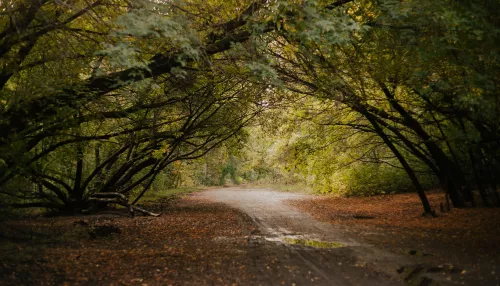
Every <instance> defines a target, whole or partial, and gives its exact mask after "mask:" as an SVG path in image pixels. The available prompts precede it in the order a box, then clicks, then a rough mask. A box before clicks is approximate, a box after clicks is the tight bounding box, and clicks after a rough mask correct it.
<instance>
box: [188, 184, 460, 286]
mask: <svg viewBox="0 0 500 286" xmlns="http://www.w3.org/2000/svg"><path fill="white" fill-rule="evenodd" d="M197 196H200V197H202V198H205V199H208V200H211V201H214V202H220V203H224V204H227V205H229V206H231V207H234V208H237V209H240V210H241V211H243V212H245V213H246V214H248V215H249V216H250V217H251V218H252V219H253V220H254V221H255V222H256V224H258V225H259V227H260V233H259V234H256V235H254V236H253V237H252V238H251V241H252V243H253V244H254V247H255V255H254V256H253V257H250V261H251V262H250V263H251V264H252V265H254V268H255V269H254V271H256V272H259V271H260V272H259V273H260V276H259V277H260V281H259V284H263V285H267V284H270V285H276V284H279V282H280V281H278V280H279V279H282V281H281V282H282V283H284V282H285V284H287V285H289V284H292V285H293V284H294V283H296V284H297V285H304V284H305V285H409V284H410V285H431V283H433V282H434V283H435V282H438V283H439V285H446V284H455V283H460V281H459V280H458V279H455V278H453V277H451V278H450V276H444V275H441V274H442V273H432V271H428V269H433V268H432V267H433V266H432V265H425V264H426V263H427V262H428V261H429V259H427V260H426V258H425V257H418V256H407V255H401V254H394V253H390V252H389V251H386V250H382V249H379V248H377V247H374V246H372V245H370V244H367V243H364V242H363V241H362V236H366V235H370V233H366V231H365V232H364V231H363V230H362V229H361V230H360V229H356V231H353V228H355V226H352V227H341V226H335V225H332V224H328V223H324V222H320V221H318V220H316V219H314V218H313V217H311V216H310V215H308V214H306V213H304V212H301V211H298V210H297V209H295V208H293V207H292V206H290V205H289V204H288V203H286V201H287V200H294V199H307V198H312V196H307V195H299V194H293V193H285V192H276V191H272V190H269V189H244V188H224V189H215V190H208V191H204V192H201V193H199V194H197ZM371 231H373V230H371ZM360 234H361V235H360ZM330 242H333V243H338V245H341V247H332V248H318V247H314V246H306V245H303V244H304V243H310V244H318V245H319V246H325V245H328V243H330ZM323 244H324V245H323ZM262 249H264V250H262ZM269 257H274V258H272V259H274V260H277V261H275V263H274V268H275V269H274V270H272V271H265V270H266V269H264V270H263V269H260V268H259V267H260V266H262V267H266V266H265V265H267V264H266V263H265V261H266V259H267V258H269ZM276 257H277V258H276ZM426 261H427V262H426ZM290 265H293V267H292V268H293V269H296V270H297V269H300V271H298V272H294V271H289V270H290V267H289V266H290ZM267 270H269V269H267ZM436 272H439V271H436ZM276 277H280V278H279V279H276ZM285 278H286V279H285ZM452 278H453V279H452ZM290 282H291V283H290Z"/></svg>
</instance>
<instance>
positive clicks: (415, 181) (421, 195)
mask: <svg viewBox="0 0 500 286" xmlns="http://www.w3.org/2000/svg"><path fill="white" fill-rule="evenodd" d="M363 115H364V116H365V117H366V118H367V119H368V121H370V123H371V124H372V126H373V128H374V129H375V132H376V133H377V135H378V136H380V138H382V140H383V141H384V143H385V144H386V145H387V147H389V149H390V150H391V151H392V153H394V155H395V156H396V158H398V160H399V162H400V163H401V165H402V166H403V168H404V169H405V171H406V173H407V174H408V177H409V178H410V180H411V182H412V184H413V186H415V188H416V189H417V194H418V196H419V198H420V201H421V202H422V206H423V207H424V213H425V214H430V215H432V216H435V213H434V212H433V211H432V208H431V205H430V204H429V200H428V199H427V196H426V195H425V191H424V189H423V187H422V185H421V184H420V182H419V181H418V178H417V176H416V175H415V172H413V169H412V168H411V167H410V165H409V164H408V162H407V161H406V160H405V158H404V157H403V155H402V154H401V153H400V152H399V150H398V149H397V148H396V146H395V145H394V144H393V143H392V141H391V140H390V139H389V137H388V136H387V134H385V132H384V130H383V129H382V127H380V125H379V124H378V123H377V121H376V119H375V118H374V116H373V115H372V114H370V113H367V114H363Z"/></svg>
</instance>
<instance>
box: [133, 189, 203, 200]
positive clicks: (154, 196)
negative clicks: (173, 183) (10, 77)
mask: <svg viewBox="0 0 500 286" xmlns="http://www.w3.org/2000/svg"><path fill="white" fill-rule="evenodd" d="M200 190H201V188H200V187H183V188H175V189H164V190H154V191H153V190H152V191H149V192H146V193H145V194H144V196H143V197H142V199H141V201H143V202H148V201H156V200H159V199H161V198H165V197H171V196H180V195H186V194H190V193H193V192H197V191H200Z"/></svg>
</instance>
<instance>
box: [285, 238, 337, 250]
mask: <svg viewBox="0 0 500 286" xmlns="http://www.w3.org/2000/svg"><path fill="white" fill-rule="evenodd" d="M284 242H286V243H288V244H296V245H304V246H312V247H317V248H337V247H343V246H344V244H342V243H340V242H329V241H318V240H312V239H298V238H289V237H286V238H285V239H284Z"/></svg>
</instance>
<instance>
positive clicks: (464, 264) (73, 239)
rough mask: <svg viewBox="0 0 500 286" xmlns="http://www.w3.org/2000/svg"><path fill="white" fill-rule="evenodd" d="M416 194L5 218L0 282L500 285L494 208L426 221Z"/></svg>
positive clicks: (189, 202)
mask: <svg viewBox="0 0 500 286" xmlns="http://www.w3.org/2000/svg"><path fill="white" fill-rule="evenodd" d="M433 196H435V198H434V197H432V199H433V201H435V200H437V199H439V195H438V194H436V195H433ZM415 199H416V196H413V195H398V196H391V197H388V196H380V197H372V198H364V199H362V198H348V199H333V198H318V197H313V196H303V195H295V194H290V193H278V192H273V191H270V190H248V189H241V188H240V189H236V188H234V189H231V188H228V189H220V190H210V191H205V192H201V193H197V194H194V195H191V196H188V197H185V198H183V199H180V200H175V201H170V200H168V201H167V200H165V201H158V202H156V203H149V205H147V206H146V207H148V209H150V210H154V211H159V212H162V215H161V216H160V217H158V218H153V217H136V218H129V217H127V216H126V215H125V213H124V212H120V211H112V212H111V211H110V212H107V213H103V214H98V215H89V216H67V217H51V218H48V217H37V218H34V219H33V218H31V219H17V220H9V221H4V222H1V224H0V285H405V284H406V285H447V284H449V285H453V284H465V285H499V281H500V280H499V279H498V274H497V265H498V252H499V251H498V249H499V248H498V246H499V245H498V242H499V237H500V236H499V234H500V232H499V225H498V217H499V216H498V214H499V211H498V210H497V209H465V210H453V211H452V212H450V213H447V214H442V215H441V214H440V217H439V218H423V217H421V216H420V210H419V208H418V207H419V206H418V201H416V200H415ZM388 210H390V211H388ZM457 221H460V222H459V223H456V222H457ZM287 238H293V239H295V241H298V240H297V238H299V239H311V241H328V242H336V243H339V244H340V245H342V247H335V248H318V247H311V246H304V245H295V244H291V243H290V240H286V239H287Z"/></svg>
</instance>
